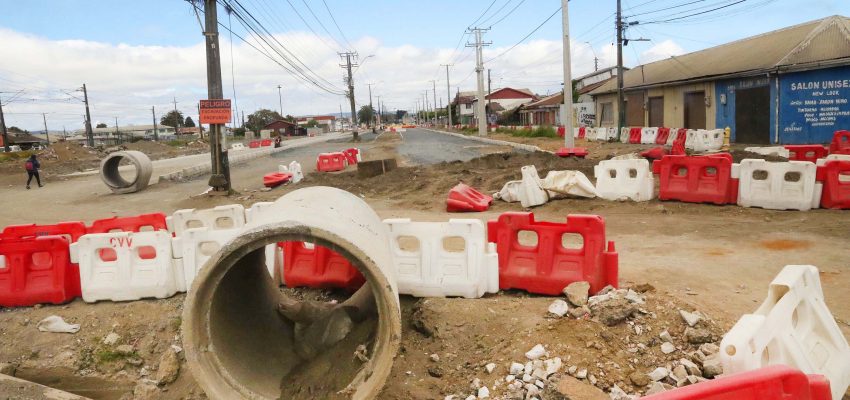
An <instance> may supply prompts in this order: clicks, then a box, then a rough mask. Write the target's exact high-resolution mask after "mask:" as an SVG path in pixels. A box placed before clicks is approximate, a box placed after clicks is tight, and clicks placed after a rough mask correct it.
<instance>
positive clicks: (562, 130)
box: [558, 125, 567, 137]
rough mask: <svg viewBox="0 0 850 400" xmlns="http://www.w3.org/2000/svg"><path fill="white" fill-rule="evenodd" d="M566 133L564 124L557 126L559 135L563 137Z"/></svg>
mask: <svg viewBox="0 0 850 400" xmlns="http://www.w3.org/2000/svg"><path fill="white" fill-rule="evenodd" d="M566 134H567V128H564V126H563V125H562V126H559V127H558V136H559V137H564V136H565V135H566Z"/></svg>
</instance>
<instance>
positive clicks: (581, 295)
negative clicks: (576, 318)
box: [564, 281, 590, 307]
mask: <svg viewBox="0 0 850 400" xmlns="http://www.w3.org/2000/svg"><path fill="white" fill-rule="evenodd" d="M588 291H590V283H588V282H585V281H580V282H573V283H571V284H569V285H567V287H565V288H564V295H565V296H567V300H569V302H570V304H572V305H574V306H576V307H581V306H583V305H585V304H587V298H588Z"/></svg>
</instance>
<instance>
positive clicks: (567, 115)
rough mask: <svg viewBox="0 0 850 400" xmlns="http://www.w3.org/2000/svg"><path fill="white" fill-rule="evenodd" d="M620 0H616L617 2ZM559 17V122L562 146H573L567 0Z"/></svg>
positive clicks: (563, 3)
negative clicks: (561, 89) (561, 66)
mask: <svg viewBox="0 0 850 400" xmlns="http://www.w3.org/2000/svg"><path fill="white" fill-rule="evenodd" d="M619 2H620V0H617V3H619ZM561 17H562V20H563V22H562V25H563V30H564V35H563V36H564V37H563V40H564V44H563V46H564V106H563V109H561V123H562V124H564V147H566V148H573V147H575V138H573V77H572V69H571V68H572V66H571V65H570V12H569V2H568V0H561Z"/></svg>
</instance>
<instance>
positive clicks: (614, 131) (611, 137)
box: [605, 128, 620, 142]
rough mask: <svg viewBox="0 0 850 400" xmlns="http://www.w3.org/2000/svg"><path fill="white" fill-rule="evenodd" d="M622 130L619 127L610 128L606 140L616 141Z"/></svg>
mask: <svg viewBox="0 0 850 400" xmlns="http://www.w3.org/2000/svg"><path fill="white" fill-rule="evenodd" d="M619 135H620V131H619V130H617V128H608V132H607V133H606V134H605V141H606V142H610V141H616V140H617V139H619Z"/></svg>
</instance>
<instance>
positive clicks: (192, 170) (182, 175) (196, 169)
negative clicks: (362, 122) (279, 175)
mask: <svg viewBox="0 0 850 400" xmlns="http://www.w3.org/2000/svg"><path fill="white" fill-rule="evenodd" d="M348 135H350V133H348V132H340V133H330V134H327V135H323V136H316V137H312V138H304V139H297V140H298V142H297V143H289V144H283V145H282V146H281V147H277V148H274V147H268V148H262V149H260V150H255V151H251V152H249V153H244V154H240V153H242V151H239V152H234V153H229V157H228V159H229V162H230V165H237V164H243V163H246V162H248V161H251V160H253V159H256V158H260V157H265V156H270V155H272V154H276V153H280V152H281V151H284V150H289V149H296V148H299V147H304V146H309V145H312V144H316V143H323V142H327V141H330V140H334V139H343V138H345V137H346V136H348ZM210 172H212V165H211V164H210V163H209V162H205V163H203V164H199V165H194V166H191V167H187V168H183V169H181V170H179V171H174V172H171V173H168V174H164V175H160V176H159V178H158V179H157V182H160V183H161V182H167V181H172V182H180V181H185V180H188V179H191V178H195V177H198V176H203V175H206V174H209V173H210Z"/></svg>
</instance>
